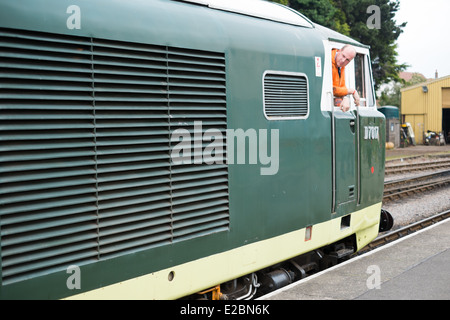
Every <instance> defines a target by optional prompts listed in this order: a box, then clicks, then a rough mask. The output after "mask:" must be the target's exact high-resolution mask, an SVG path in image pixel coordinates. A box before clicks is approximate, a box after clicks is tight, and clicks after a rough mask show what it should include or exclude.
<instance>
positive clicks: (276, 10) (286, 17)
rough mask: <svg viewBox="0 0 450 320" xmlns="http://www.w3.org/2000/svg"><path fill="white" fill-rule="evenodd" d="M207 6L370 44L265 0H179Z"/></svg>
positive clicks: (344, 39)
mask: <svg viewBox="0 0 450 320" xmlns="http://www.w3.org/2000/svg"><path fill="white" fill-rule="evenodd" d="M179 1H183V2H190V3H195V4H199V5H204V6H207V7H208V8H211V9H216V10H222V11H228V12H234V13H239V14H244V15H248V16H252V17H258V18H263V19H267V20H272V21H277V22H282V23H287V24H291V25H296V26H301V27H307V28H315V29H316V30H317V31H318V32H319V33H320V34H321V35H322V37H323V39H324V40H325V39H326V40H330V41H337V42H342V43H346V44H347V43H348V44H352V45H355V46H359V47H364V48H369V47H368V46H366V45H364V44H362V43H360V42H358V41H356V40H354V39H352V38H350V37H348V36H345V35H343V34H341V33H339V32H336V31H334V30H332V29H329V28H326V27H324V26H321V25H319V24H316V23H313V22H311V21H310V20H309V19H308V18H306V17H305V16H303V15H302V14H301V13H299V12H298V11H296V10H293V9H291V8H289V7H287V6H284V5H281V4H278V3H274V2H269V1H265V0H179Z"/></svg>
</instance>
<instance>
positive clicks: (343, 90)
mask: <svg viewBox="0 0 450 320" xmlns="http://www.w3.org/2000/svg"><path fill="white" fill-rule="evenodd" d="M337 51H338V49H333V50H332V51H331V62H332V66H333V95H334V96H335V97H344V96H346V95H347V94H348V89H347V87H346V86H345V67H343V68H341V75H340V76H339V71H338V67H337V65H336V52H337Z"/></svg>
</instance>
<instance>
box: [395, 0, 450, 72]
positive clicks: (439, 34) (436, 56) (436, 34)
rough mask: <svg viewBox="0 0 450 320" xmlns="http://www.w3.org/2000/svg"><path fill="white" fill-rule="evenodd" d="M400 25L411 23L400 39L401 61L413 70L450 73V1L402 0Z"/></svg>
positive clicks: (396, 18) (399, 60)
mask: <svg viewBox="0 0 450 320" xmlns="http://www.w3.org/2000/svg"><path fill="white" fill-rule="evenodd" d="M395 20H396V21H397V25H398V24H401V23H402V22H408V24H407V25H406V27H405V28H404V29H403V33H402V34H401V35H400V37H399V38H398V40H397V44H398V54H399V55H398V58H397V59H398V62H399V63H407V64H409V65H410V67H409V68H408V69H407V70H406V71H409V72H419V73H422V74H423V75H424V76H425V77H427V78H434V73H435V71H436V69H437V70H438V73H439V77H444V76H449V75H450V0H426V1H425V0H400V10H399V11H397V13H396V15H395Z"/></svg>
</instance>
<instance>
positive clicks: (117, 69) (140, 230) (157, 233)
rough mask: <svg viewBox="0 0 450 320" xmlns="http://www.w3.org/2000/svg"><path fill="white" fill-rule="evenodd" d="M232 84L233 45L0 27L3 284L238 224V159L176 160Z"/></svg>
mask: <svg viewBox="0 0 450 320" xmlns="http://www.w3.org/2000/svg"><path fill="white" fill-rule="evenodd" d="M225 87H226V82H225V57H224V54H223V53H217V52H209V51H199V50H191V49H182V48H173V47H166V46H156V45H145V44H137V43H129V42H121V41H111V40H102V39H94V38H92V39H91V38H83V37H72V36H60V35H55V34H46V33H38V32H25V31H16V30H8V29H0V218H1V219H0V231H1V267H2V270H1V272H2V273H1V274H2V282H3V284H7V283H11V282H15V281H20V280H22V279H25V278H30V277H35V276H38V275H41V274H47V273H50V272H52V271H56V270H62V269H64V268H67V267H68V266H69V265H70V264H78V265H81V264H84V263H88V262H94V261H98V260H99V259H105V258H109V257H113V256H117V255H122V254H125V253H127V252H130V251H136V250H142V249H147V248H152V247H156V246H161V245H166V244H170V243H174V242H177V241H182V240H185V239H189V238H192V237H198V236H202V235H205V234H210V233H214V232H220V231H225V230H228V228H229V211H228V168H227V166H226V165H222V164H215V163H214V164H210V165H207V164H191V165H189V164H180V165H175V164H173V162H171V160H170V150H171V147H172V146H171V141H170V137H171V134H172V132H173V131H174V130H176V129H177V128H184V129H187V130H189V131H190V132H193V131H191V130H193V129H192V128H193V123H194V121H202V124H203V130H207V129H208V128H215V129H218V130H220V131H221V132H223V135H224V136H225V132H226V91H225ZM223 149H224V150H225V149H226V148H225V146H224V148H223ZM224 152H225V153H226V150H225V151H224ZM224 157H225V155H224Z"/></svg>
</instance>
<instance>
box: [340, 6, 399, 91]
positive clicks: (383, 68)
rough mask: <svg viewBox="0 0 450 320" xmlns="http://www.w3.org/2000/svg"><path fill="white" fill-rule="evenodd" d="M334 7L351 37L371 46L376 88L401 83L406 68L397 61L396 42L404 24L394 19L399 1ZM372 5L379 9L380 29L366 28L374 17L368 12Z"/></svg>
mask: <svg viewBox="0 0 450 320" xmlns="http://www.w3.org/2000/svg"><path fill="white" fill-rule="evenodd" d="M335 3H336V5H337V6H338V7H339V8H340V9H341V10H342V11H343V12H344V13H345V16H346V21H347V23H348V25H349V27H350V37H352V38H353V39H355V40H358V41H360V42H361V43H364V44H367V45H370V53H371V58H372V72H373V77H374V80H375V88H376V89H378V87H379V86H380V85H381V84H383V83H387V82H389V81H391V80H394V81H400V78H399V72H400V71H403V70H405V69H406V68H407V65H406V64H399V63H398V61H397V56H398V53H397V43H396V41H397V39H398V37H399V36H400V34H401V33H402V32H403V30H402V29H403V28H404V27H405V26H406V22H404V23H401V24H399V25H397V22H396V21H395V19H394V18H395V13H396V12H397V11H398V10H399V6H400V3H399V0H336V1H335ZM372 5H376V6H377V7H378V8H379V9H380V24H379V28H369V26H368V19H369V18H370V17H371V16H372V14H373V13H372V12H371V11H369V13H368V12H367V11H368V8H369V7H370V6H372Z"/></svg>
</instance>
